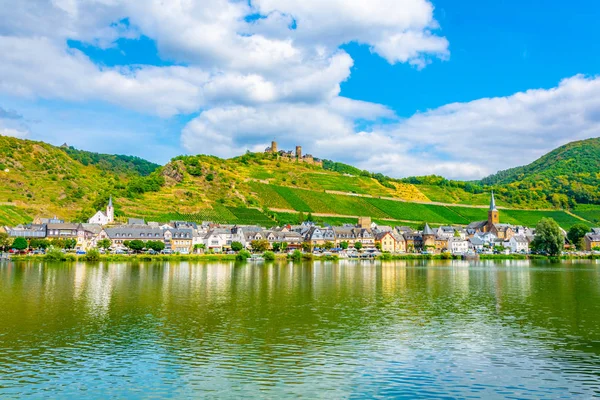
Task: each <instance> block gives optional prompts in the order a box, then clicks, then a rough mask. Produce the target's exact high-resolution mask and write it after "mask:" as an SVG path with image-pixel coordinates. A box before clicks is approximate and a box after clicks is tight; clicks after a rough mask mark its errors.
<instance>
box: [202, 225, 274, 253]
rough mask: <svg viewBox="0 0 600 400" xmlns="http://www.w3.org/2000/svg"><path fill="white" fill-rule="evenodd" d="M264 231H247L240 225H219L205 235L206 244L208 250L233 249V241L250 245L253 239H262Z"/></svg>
mask: <svg viewBox="0 0 600 400" xmlns="http://www.w3.org/2000/svg"><path fill="white" fill-rule="evenodd" d="M262 239H264V235H263V233H262V231H246V230H245V228H244V229H242V228H240V227H237V226H234V227H229V228H226V227H219V228H213V229H210V230H209V231H208V233H207V234H206V236H205V237H204V245H205V246H206V248H207V249H208V250H213V251H216V252H221V251H225V250H228V249H231V244H232V243H233V242H239V243H241V244H242V246H249V245H250V242H252V241H253V240H262Z"/></svg>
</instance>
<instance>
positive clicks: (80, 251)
mask: <svg viewBox="0 0 600 400" xmlns="http://www.w3.org/2000/svg"><path fill="white" fill-rule="evenodd" d="M75 254H78V255H83V254H85V250H77V251H76V252H75Z"/></svg>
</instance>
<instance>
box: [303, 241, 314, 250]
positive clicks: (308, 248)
mask: <svg viewBox="0 0 600 400" xmlns="http://www.w3.org/2000/svg"><path fill="white" fill-rule="evenodd" d="M302 250H304V251H311V250H312V245H311V244H310V242H302Z"/></svg>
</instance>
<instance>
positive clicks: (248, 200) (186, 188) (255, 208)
mask: <svg viewBox="0 0 600 400" xmlns="http://www.w3.org/2000/svg"><path fill="white" fill-rule="evenodd" d="M0 164H1V165H0V167H2V168H1V170H2V171H6V170H7V171H8V172H0V224H2V225H7V224H8V225H10V224H16V223H21V222H26V221H30V220H31V219H32V218H33V217H34V216H37V215H45V216H48V215H58V216H60V217H63V218H65V219H69V220H79V221H85V220H86V219H87V218H89V217H90V216H91V215H93V213H95V211H96V210H97V209H100V208H103V207H104V206H105V204H106V202H107V199H108V196H109V195H112V196H113V198H114V200H115V207H116V215H117V218H118V219H120V220H124V218H125V217H143V218H146V219H147V220H155V221H169V220H180V219H187V220H193V221H198V222H201V221H204V220H211V221H215V222H223V223H237V224H261V225H266V226H269V225H276V224H282V223H292V222H298V221H299V220H301V219H304V218H307V217H309V216H311V217H312V218H313V219H315V220H317V221H321V222H324V223H331V224H340V223H349V222H355V221H356V218H357V217H358V216H371V217H372V218H373V219H374V220H375V221H376V222H378V223H385V224H401V225H412V226H416V225H419V224H421V223H422V222H424V221H426V222H429V223H431V224H433V225H439V224H459V225H466V224H468V223H469V222H471V221H473V220H481V219H485V218H486V204H487V203H488V201H489V191H490V190H491V187H489V186H484V185H483V184H482V183H472V182H456V181H448V180H445V179H444V178H440V177H420V178H410V179H407V180H397V179H391V178H388V177H385V176H383V175H381V174H372V173H369V172H367V171H360V170H358V169H356V168H354V167H352V166H348V165H345V164H341V163H335V162H331V161H325V162H324V165H323V166H320V165H313V164H307V163H298V162H295V161H284V160H281V159H277V158H276V156H275V155H273V154H262V153H260V154H258V153H247V154H245V155H243V156H240V157H235V158H232V159H227V160H224V159H220V158H217V157H213V156H205V155H197V156H179V157H176V158H174V159H173V160H171V162H170V163H168V164H167V165H165V166H162V167H161V166H158V165H156V164H153V163H150V162H147V161H145V160H142V159H139V158H135V157H128V156H112V155H102V154H96V153H89V152H84V151H80V150H75V149H72V148H64V147H61V148H59V147H54V146H51V145H48V144H46V143H41V142H34V141H28V140H20V139H15V138H8V137H0ZM513 184H515V183H514V182H513V183H506V184H505V183H502V184H497V185H495V190H496V191H497V193H498V196H497V202H498V204H499V206H501V207H504V208H527V206H528V205H530V202H521V203H518V202H513V201H512V200H513V199H514V197H512V196H513V194H512V192H513V191H514V190H513V189H512V188H511V186H510V185H513ZM540 196H543V195H540ZM535 204H536V206H537V208H545V209H550V208H553V204H552V203H551V202H550V201H548V200H547V199H546V198H542V197H539V198H537V200H536V202H535ZM544 216H551V217H553V218H555V219H556V220H557V221H558V222H559V223H560V224H561V225H562V226H563V227H565V228H568V227H569V226H571V225H573V224H575V223H578V222H583V223H586V224H588V225H592V224H596V223H597V222H600V221H599V220H600V207H596V206H594V205H587V206H585V208H581V207H577V208H574V209H573V210H572V212H565V211H561V210H558V209H557V210H554V211H546V210H539V211H532V210H525V209H505V210H502V214H501V218H502V221H503V222H509V223H513V224H526V225H534V224H535V223H536V222H537V220H539V219H540V218H541V217H544Z"/></svg>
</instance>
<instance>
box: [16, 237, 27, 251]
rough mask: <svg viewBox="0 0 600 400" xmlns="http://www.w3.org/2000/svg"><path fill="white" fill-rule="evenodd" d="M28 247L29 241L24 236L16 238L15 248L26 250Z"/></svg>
mask: <svg viewBox="0 0 600 400" xmlns="http://www.w3.org/2000/svg"><path fill="white" fill-rule="evenodd" d="M28 247H29V244H28V243H27V239H25V238H23V237H18V238H15V240H14V241H13V243H12V248H13V249H15V250H19V251H23V250H26V249H27V248H28Z"/></svg>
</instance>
